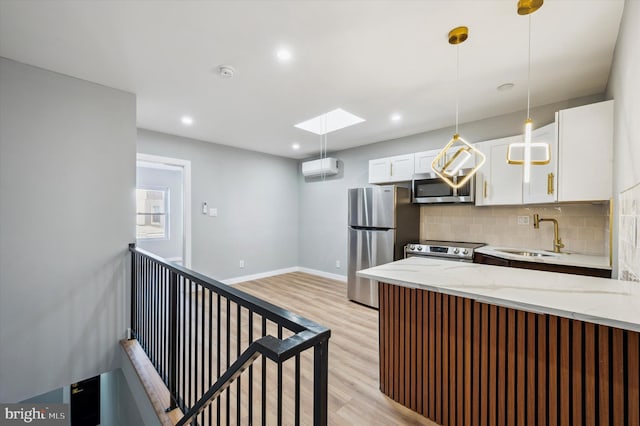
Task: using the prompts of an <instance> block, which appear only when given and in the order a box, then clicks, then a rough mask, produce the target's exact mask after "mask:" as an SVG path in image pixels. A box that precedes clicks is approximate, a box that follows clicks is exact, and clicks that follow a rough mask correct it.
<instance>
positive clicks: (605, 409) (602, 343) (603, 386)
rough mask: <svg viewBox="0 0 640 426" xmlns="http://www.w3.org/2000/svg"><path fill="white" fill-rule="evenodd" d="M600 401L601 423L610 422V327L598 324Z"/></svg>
mask: <svg viewBox="0 0 640 426" xmlns="http://www.w3.org/2000/svg"><path fill="white" fill-rule="evenodd" d="M598 355H599V357H598V376H599V386H598V402H599V408H600V410H599V411H600V416H599V418H600V424H601V425H606V424H609V421H610V419H609V414H610V410H609V408H610V407H609V391H610V388H609V386H610V380H609V327H606V326H604V325H599V326H598Z"/></svg>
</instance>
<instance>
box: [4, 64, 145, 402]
mask: <svg viewBox="0 0 640 426" xmlns="http://www.w3.org/2000/svg"><path fill="white" fill-rule="evenodd" d="M135 117H136V115H135V96H134V95H132V94H130V93H125V92H121V91H118V90H114V89H109V88H107V87H104V86H100V85H97V84H93V83H89V82H86V81H82V80H78V79H74V78H70V77H67V76H63V75H60V74H56V73H53V72H50V71H46V70H42V69H38V68H34V67H30V66H27V65H23V64H20V63H17V62H13V61H10V60H7V59H3V58H0V342H2V343H1V344H0V401H3V402H15V401H18V400H23V399H25V398H28V397H31V396H33V395H37V394H41V393H44V392H46V391H49V390H51V389H54V388H58V387H60V386H62V385H65V384H68V383H73V382H76V381H78V380H80V379H83V378H87V377H92V376H95V375H97V374H99V373H101V372H103V371H108V370H112V369H113V368H114V367H117V365H118V364H119V362H118V361H119V357H118V352H117V349H118V340H119V339H120V338H121V337H123V336H124V333H125V328H126V326H127V323H126V319H127V315H128V314H127V312H125V307H126V306H127V305H126V303H127V301H126V297H127V296H126V295H127V292H126V291H125V290H126V288H128V286H127V275H126V265H127V257H126V249H127V244H128V243H129V242H132V241H133V240H134V238H135V235H134V187H135V137H136V128H135Z"/></svg>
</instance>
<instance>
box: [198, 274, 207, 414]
mask: <svg viewBox="0 0 640 426" xmlns="http://www.w3.org/2000/svg"><path fill="white" fill-rule="evenodd" d="M198 303H201V304H202V318H201V323H200V325H201V327H200V329H201V332H200V353H201V355H202V356H201V357H200V388H201V389H202V394H203V395H204V393H205V392H206V391H207V389H206V388H205V387H204V359H205V358H204V347H205V340H204V328H205V327H204V326H205V317H204V287H203V286H201V287H200V298H199V302H198ZM200 424H201V425H204V410H203V411H202V416H201V418H200Z"/></svg>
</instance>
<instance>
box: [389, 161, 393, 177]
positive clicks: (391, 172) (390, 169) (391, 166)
mask: <svg viewBox="0 0 640 426" xmlns="http://www.w3.org/2000/svg"><path fill="white" fill-rule="evenodd" d="M389 176H393V163H389Z"/></svg>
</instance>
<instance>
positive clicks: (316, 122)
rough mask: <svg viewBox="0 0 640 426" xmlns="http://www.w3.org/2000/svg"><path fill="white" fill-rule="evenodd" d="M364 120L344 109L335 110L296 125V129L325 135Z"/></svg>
mask: <svg viewBox="0 0 640 426" xmlns="http://www.w3.org/2000/svg"><path fill="white" fill-rule="evenodd" d="M363 121H365V120H364V118H360V117H358V116H356V115H353V114H351V113H350V112H347V111H345V110H343V109H340V108H338V109H334V110H333V111H329V112H327V113H325V114H321V115H319V116H317V117H315V118H312V119H310V120H307V121H303V122H302V123H298V124H296V125H295V126H294V127H297V128H298V129H302V130H306V131H307V132H311V133H315V134H316V135H325V134H327V133H331V132H333V131H335V130H340V129H344V128H345V127H349V126H353V125H354V124H358V123H362V122H363Z"/></svg>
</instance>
